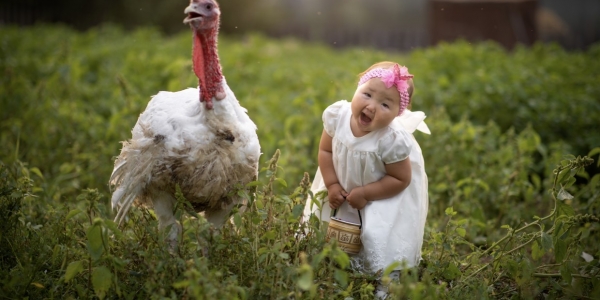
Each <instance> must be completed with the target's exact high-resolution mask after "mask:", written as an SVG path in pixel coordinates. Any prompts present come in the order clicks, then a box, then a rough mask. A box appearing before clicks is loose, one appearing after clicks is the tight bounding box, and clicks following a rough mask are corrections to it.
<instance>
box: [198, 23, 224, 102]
mask: <svg viewBox="0 0 600 300" xmlns="http://www.w3.org/2000/svg"><path fill="white" fill-rule="evenodd" d="M192 52H193V53H192V61H193V65H194V73H196V76H198V85H199V87H200V102H206V108H208V109H211V108H212V98H213V97H214V96H215V94H216V93H217V91H219V90H220V89H221V82H222V80H223V74H222V72H221V65H220V63H219V55H218V54H217V28H213V29H208V30H203V31H201V32H200V31H194V46H193V51H192Z"/></svg>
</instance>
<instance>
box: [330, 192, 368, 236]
mask: <svg viewBox="0 0 600 300" xmlns="http://www.w3.org/2000/svg"><path fill="white" fill-rule="evenodd" d="M344 198H346V197H344ZM356 211H357V212H358V219H359V220H360V226H358V229H362V216H361V215H360V209H357V210H356ZM336 214H337V208H336V209H334V210H333V216H334V217H335V215H336Z"/></svg>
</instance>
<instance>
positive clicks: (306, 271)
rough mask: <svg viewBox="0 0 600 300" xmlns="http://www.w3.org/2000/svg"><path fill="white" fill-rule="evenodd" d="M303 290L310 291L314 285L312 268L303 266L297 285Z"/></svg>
mask: <svg viewBox="0 0 600 300" xmlns="http://www.w3.org/2000/svg"><path fill="white" fill-rule="evenodd" d="M296 284H297V285H298V287H299V288H300V289H301V290H304V291H308V290H309V289H310V288H311V287H312V285H313V273H312V268H310V266H308V265H306V266H304V265H303V266H301V268H300V277H298V281H297V283H296Z"/></svg>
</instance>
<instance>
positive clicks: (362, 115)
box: [359, 113, 372, 125]
mask: <svg viewBox="0 0 600 300" xmlns="http://www.w3.org/2000/svg"><path fill="white" fill-rule="evenodd" d="M359 119H360V122H361V123H362V124H365V125H366V124H369V123H371V121H372V119H371V118H369V117H368V116H367V115H365V113H360V116H359Z"/></svg>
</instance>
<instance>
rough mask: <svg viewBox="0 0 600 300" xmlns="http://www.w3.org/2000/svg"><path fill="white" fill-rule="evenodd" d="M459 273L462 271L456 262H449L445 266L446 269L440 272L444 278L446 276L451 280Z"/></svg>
mask: <svg viewBox="0 0 600 300" xmlns="http://www.w3.org/2000/svg"><path fill="white" fill-rule="evenodd" d="M461 274H462V273H461V272H460V270H459V269H458V267H457V266H456V264H454V263H453V262H451V263H449V264H448V267H446V269H445V270H444V272H443V273H442V275H443V276H444V278H446V279H448V280H452V279H454V278H456V277H458V276H460V275H461Z"/></svg>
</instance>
